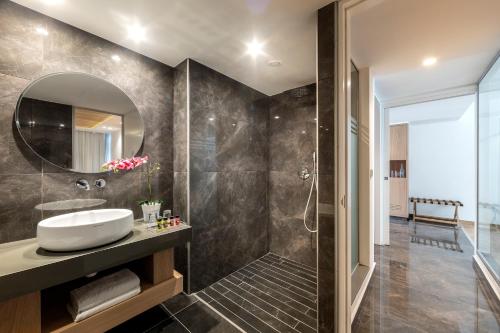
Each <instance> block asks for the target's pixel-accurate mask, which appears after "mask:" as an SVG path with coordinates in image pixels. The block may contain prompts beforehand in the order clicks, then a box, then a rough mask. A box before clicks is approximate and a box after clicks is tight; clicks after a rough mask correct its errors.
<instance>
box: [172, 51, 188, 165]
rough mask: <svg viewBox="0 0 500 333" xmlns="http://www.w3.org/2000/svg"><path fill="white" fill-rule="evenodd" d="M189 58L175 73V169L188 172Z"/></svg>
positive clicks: (178, 66)
mask: <svg viewBox="0 0 500 333" xmlns="http://www.w3.org/2000/svg"><path fill="white" fill-rule="evenodd" d="M187 63H188V60H185V61H183V62H182V63H180V64H179V65H177V67H175V73H174V125H173V126H174V132H173V140H174V171H177V172H187V171H188V170H187V148H188V147H187V145H188V137H187V135H188V134H187V133H188V127H187V118H188V117H187V112H188V110H187V99H188V91H187V80H188V77H187V66H188V64H187Z"/></svg>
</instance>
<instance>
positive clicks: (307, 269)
mask: <svg viewBox="0 0 500 333" xmlns="http://www.w3.org/2000/svg"><path fill="white" fill-rule="evenodd" d="M265 259H268V260H270V261H273V262H274V263H277V264H282V265H288V266H291V267H293V268H295V269H297V270H301V271H303V272H308V273H310V274H316V270H315V269H314V268H311V267H308V266H304V265H303V264H300V263H298V262H295V261H291V260H286V259H284V258H276V257H275V256H273V255H267V256H266V258H265Z"/></svg>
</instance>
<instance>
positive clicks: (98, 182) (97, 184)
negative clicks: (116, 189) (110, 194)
mask: <svg viewBox="0 0 500 333" xmlns="http://www.w3.org/2000/svg"><path fill="white" fill-rule="evenodd" d="M94 185H95V187H97V188H98V189H100V190H102V189H103V188H105V187H106V181H105V180H104V179H98V180H96V181H95V182H94Z"/></svg>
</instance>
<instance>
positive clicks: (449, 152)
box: [390, 95, 476, 221]
mask: <svg viewBox="0 0 500 333" xmlns="http://www.w3.org/2000/svg"><path fill="white" fill-rule="evenodd" d="M390 122H391V124H396V123H401V122H408V124H409V139H408V142H409V143H408V145H409V147H408V150H409V152H408V159H409V166H408V174H409V195H410V197H412V196H413V197H424V198H437V199H448V200H460V201H461V202H462V203H463V204H464V207H462V208H461V209H460V211H459V215H460V219H462V220H468V221H476V172H475V170H476V163H475V156H476V155H475V149H476V147H475V95H469V96H461V97H454V98H449V99H444V100H439V101H433V102H426V103H420V104H414V105H410V106H404V107H397V108H391V109H390ZM410 208H411V207H410ZM418 209H419V213H420V214H426V215H427V214H428V215H437V216H443V217H452V216H453V215H452V213H453V212H452V210H451V208H450V207H443V206H433V205H419V208H418ZM410 212H411V210H410Z"/></svg>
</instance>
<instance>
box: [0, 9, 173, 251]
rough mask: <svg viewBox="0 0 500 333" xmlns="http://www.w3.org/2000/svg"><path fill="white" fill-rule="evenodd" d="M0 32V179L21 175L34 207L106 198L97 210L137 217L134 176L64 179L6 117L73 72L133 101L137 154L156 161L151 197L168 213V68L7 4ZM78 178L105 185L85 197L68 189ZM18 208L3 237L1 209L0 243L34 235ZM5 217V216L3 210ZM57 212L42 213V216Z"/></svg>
mask: <svg viewBox="0 0 500 333" xmlns="http://www.w3.org/2000/svg"><path fill="white" fill-rule="evenodd" d="M39 26H41V27H45V28H46V29H47V30H48V32H49V34H48V35H47V36H41V35H39V34H36V28H37V27H39ZM0 29H1V31H2V34H1V36H0V139H1V140H0V175H2V176H1V177H4V176H3V175H12V174H23V175H24V174H26V175H29V176H26V179H28V180H27V185H26V186H24V185H23V186H21V187H20V188H22V189H24V190H26V192H27V194H26V195H28V196H29V195H32V193H40V198H37V200H34V201H36V204H38V203H42V202H45V203H46V202H51V201H57V200H68V199H74V198H100V199H105V200H106V203H105V204H104V205H103V207H118V208H129V209H132V210H133V211H134V215H135V217H136V218H139V217H141V216H142V212H141V210H140V207H138V206H137V201H139V200H141V199H144V198H146V191H145V184H144V177H143V176H142V173H141V172H140V171H136V172H132V173H127V174H119V175H115V174H106V173H102V174H93V175H88V174H78V173H69V172H67V171H65V170H62V169H60V168H57V167H54V166H52V165H50V164H49V163H46V162H42V161H41V160H40V159H39V158H38V157H37V156H36V155H35V154H33V153H32V152H31V150H30V149H29V148H27V147H26V146H25V144H24V142H23V141H22V139H21V138H20V136H19V134H18V133H17V129H16V128H15V124H14V122H13V116H14V112H15V108H16V103H17V100H18V99H19V97H20V95H21V93H22V91H23V90H24V89H25V87H26V86H27V85H28V84H30V83H31V82H33V80H35V79H38V78H40V77H42V76H44V75H47V74H51V73H55V72H64V71H77V72H82V73H87V74H91V75H94V76H97V77H99V78H102V79H104V80H107V81H109V82H111V83H113V84H114V85H116V86H117V87H119V88H120V89H122V90H123V91H124V92H125V93H126V94H127V95H128V96H129V97H130V98H131V100H132V101H133V102H134V104H135V105H136V107H137V108H138V110H139V112H140V114H141V115H142V117H143V119H144V124H145V140H144V144H143V147H142V149H141V151H140V152H139V154H148V155H149V156H150V157H151V160H152V161H158V162H160V163H161V172H160V174H159V175H158V176H156V177H155V179H154V186H153V191H154V195H155V198H158V199H163V200H164V201H165V205H164V207H167V208H172V206H173V137H172V135H173V132H172V129H173V81H174V71H173V69H172V68H171V67H169V66H166V65H164V64H161V63H158V62H156V61H154V60H152V59H150V58H147V57H145V56H142V55H140V54H137V53H135V52H133V51H130V50H127V49H125V48H123V47H120V46H118V45H116V44H113V43H111V42H109V41H106V40H104V39H101V38H99V37H97V36H94V35H92V34H89V33H87V32H85V31H82V30H79V29H77V28H75V27H72V26H69V25H67V24H65V23H63V22H59V21H57V20H54V19H52V18H49V17H47V16H44V15H42V14H39V13H36V12H34V11H32V10H30V9H27V8H25V7H22V6H20V5H17V4H15V3H13V2H10V1H1V2H0ZM114 54H118V55H119V56H120V57H121V61H120V62H119V63H117V62H114V61H113V60H112V59H111V56H112V55H114ZM5 177H7V176H5ZM9 177H10V176H9ZM23 177H24V176H16V177H13V178H12V179H14V180H15V179H24V178H23ZM31 177H35V178H36V179H38V180H39V181H38V185H34V184H32V183H29V179H30V178H31ZM78 178H85V179H87V180H88V181H89V182H91V183H93V181H94V180H96V179H98V178H104V179H105V180H107V182H108V184H107V186H106V189H104V190H102V191H98V190H97V189H95V188H94V187H92V190H91V191H88V192H87V191H83V192H80V191H77V190H76V188H75V185H74V182H75V181H76V180H77V179H78ZM2 179H4V178H2ZM5 179H10V178H8V177H7V178H5ZM14 180H13V181H14ZM6 181H7V180H6ZM28 185H31V186H28ZM3 198H4V197H3V196H2V200H3ZM19 205H21V208H20V209H19V210H20V211H22V212H23V214H29V217H30V218H26V217H24V218H23V219H20V220H16V222H17V223H18V224H19V228H16V229H15V230H16V232H17V233H16V234H14V233H13V232H10V231H9V229H11V228H10V227H11V224H12V223H14V222H13V220H11V219H9V218H8V217H9V215H8V214H7V213H5V214H4V208H3V207H2V210H1V211H0V234H1V235H2V236H1V239H0V242H7V241H12V240H17V239H22V238H30V237H33V236H34V232H33V231H34V230H35V229H36V222H37V221H39V220H40V219H41V217H42V212H41V211H40V212H38V213H31V212H32V210H33V207H34V205H35V203H34V202H33V203H32V202H30V200H25V201H23V200H21V201H20V202H19ZM98 208H101V207H98ZM5 211H8V210H7V208H5ZM28 212H29V213H28ZM60 213H61V211H58V212H50V211H44V212H43V216H44V217H48V216H52V215H57V214H60ZM13 230H14V229H13ZM23 230H24V231H23ZM23 232H24V233H23Z"/></svg>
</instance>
